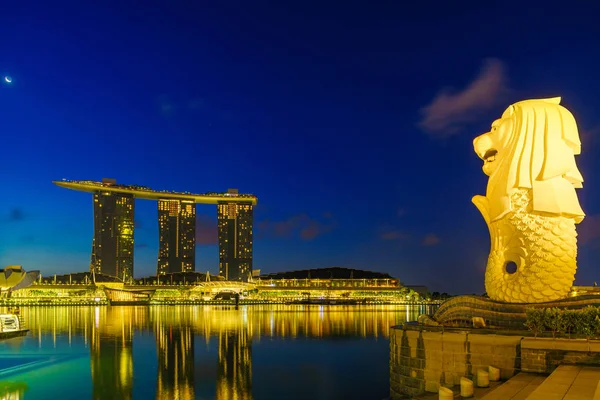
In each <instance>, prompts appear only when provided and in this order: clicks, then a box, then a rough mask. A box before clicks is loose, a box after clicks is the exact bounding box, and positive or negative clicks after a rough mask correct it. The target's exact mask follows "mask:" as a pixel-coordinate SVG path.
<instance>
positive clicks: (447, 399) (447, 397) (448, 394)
mask: <svg viewBox="0 0 600 400" xmlns="http://www.w3.org/2000/svg"><path fill="white" fill-rule="evenodd" d="M438 393H439V396H440V397H439V400H454V392H453V391H452V389H448V388H447V387H443V386H440V390H439V391H438Z"/></svg>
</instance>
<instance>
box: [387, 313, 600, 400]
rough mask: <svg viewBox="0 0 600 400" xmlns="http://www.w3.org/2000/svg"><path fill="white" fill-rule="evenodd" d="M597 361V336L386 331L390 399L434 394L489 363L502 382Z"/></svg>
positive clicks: (406, 328)
mask: <svg viewBox="0 0 600 400" xmlns="http://www.w3.org/2000/svg"><path fill="white" fill-rule="evenodd" d="M562 364H579V365H600V340H586V339H552V338H545V337H544V338H534V337H530V336H529V332H526V331H518V332H517V331H513V332H508V331H493V330H489V329H458V328H439V327H424V326H417V325H408V324H407V325H405V326H398V327H392V328H391V331H390V397H391V399H392V400H394V399H401V398H404V397H403V396H405V395H407V394H408V395H418V394H421V393H423V392H426V391H427V392H434V393H435V392H437V391H438V390H439V387H440V386H446V387H452V386H455V385H459V384H460V378H461V377H463V376H466V377H468V378H470V379H472V377H473V375H476V374H477V370H478V369H480V368H481V369H485V370H487V368H488V366H490V365H492V366H494V367H496V368H499V369H500V377H501V379H502V380H506V379H509V378H510V377H512V376H513V375H515V374H516V373H517V372H520V371H524V372H536V373H545V374H550V373H551V372H552V371H554V369H555V368H556V367H557V366H558V365H562Z"/></svg>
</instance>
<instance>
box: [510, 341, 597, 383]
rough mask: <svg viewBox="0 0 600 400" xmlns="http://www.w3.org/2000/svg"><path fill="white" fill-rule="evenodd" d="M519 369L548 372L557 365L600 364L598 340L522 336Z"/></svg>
mask: <svg viewBox="0 0 600 400" xmlns="http://www.w3.org/2000/svg"><path fill="white" fill-rule="evenodd" d="M521 357H522V360H523V362H522V366H521V371H524V372H539V373H546V374H550V373H551V372H552V371H554V369H555V368H556V367H557V366H558V365H562V364H579V365H583V364H587V365H600V341H599V340H589V341H588V340H585V339H550V338H523V340H522V341H521Z"/></svg>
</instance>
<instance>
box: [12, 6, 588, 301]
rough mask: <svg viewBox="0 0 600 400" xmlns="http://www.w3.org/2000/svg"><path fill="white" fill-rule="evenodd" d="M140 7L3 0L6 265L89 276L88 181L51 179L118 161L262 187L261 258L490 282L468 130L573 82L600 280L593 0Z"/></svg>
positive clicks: (141, 227) (207, 266)
mask: <svg viewBox="0 0 600 400" xmlns="http://www.w3.org/2000/svg"><path fill="white" fill-rule="evenodd" d="M139 4H142V3H140V2H128V1H119V2H112V3H111V2H95V3H94V4H92V2H85V1H83V2H82V1H77V2H71V3H64V2H60V1H58V2H41V1H38V2H27V1H23V2H16V1H15V2H11V4H8V5H5V6H3V11H2V13H1V14H0V74H1V75H2V76H5V75H8V76H10V77H11V78H12V82H11V83H10V84H9V83H7V82H6V81H3V82H2V84H0V139H1V141H0V149H1V150H2V152H1V154H2V160H1V162H0V179H1V182H2V185H1V186H0V199H1V200H0V267H3V266H5V265H12V264H17V265H23V267H24V268H25V269H26V270H33V269H40V270H41V271H42V273H43V274H45V275H49V274H53V273H67V272H73V271H85V270H88V268H89V262H90V252H91V244H92V233H93V220H92V215H93V207H92V196H91V195H90V194H89V193H81V192H75V191H71V190H67V189H61V188H59V187H56V186H54V185H53V184H52V183H51V181H52V180H60V179H62V178H67V179H76V180H77V179H81V180H101V179H102V178H104V177H106V178H115V179H117V181H118V182H119V183H124V184H139V185H144V186H149V187H152V188H155V189H161V190H162V189H169V190H179V191H190V192H195V193H204V192H209V191H226V190H227V189H228V188H238V189H239V190H240V192H243V193H253V194H256V195H257V196H258V200H259V205H258V206H257V208H256V210H255V225H254V227H255V231H254V232H255V240H254V246H255V247H254V268H255V269H260V270H261V271H262V272H263V273H264V272H276V271H283V270H292V269H301V268H319V267H327V266H345V267H350V268H361V269H368V270H374V271H381V272H388V273H390V274H391V275H393V276H395V277H398V278H399V279H400V280H401V281H402V282H405V283H407V284H425V285H427V286H428V287H429V288H430V289H431V290H437V291H447V292H451V293H456V294H458V293H474V292H475V293H482V292H483V291H484V289H483V273H484V270H485V263H486V259H487V252H488V250H489V236H488V231H487V228H486V226H485V223H484V221H483V219H482V217H481V216H480V214H479V212H478V211H477V209H476V208H475V206H473V205H472V204H471V197H472V196H473V195H475V194H485V187H486V183H487V177H486V176H485V175H484V174H483V173H482V171H481V165H482V161H481V160H480V159H479V158H478V157H477V156H476V155H475V153H474V152H473V147H472V140H473V138H474V137H475V136H477V135H479V134H480V133H483V132H487V131H488V129H489V126H490V124H491V122H492V121H493V120H494V119H496V118H498V117H499V116H500V115H501V113H502V112H503V111H504V109H505V108H506V107H507V106H508V105H509V104H511V103H513V102H515V101H519V100H523V99H527V98H536V97H553V96H562V97H563V102H562V104H563V105H565V106H566V107H567V108H568V109H570V110H571V111H572V112H573V114H574V115H575V117H576V119H577V121H578V124H579V128H580V134H581V139H582V155H581V156H579V157H578V159H577V161H578V165H579V168H580V170H581V172H582V174H583V176H584V178H585V179H586V182H585V183H584V188H583V189H581V190H579V192H578V193H579V196H580V201H581V203H582V207H583V209H584V211H585V212H586V213H587V215H588V216H587V218H586V219H585V220H584V222H583V223H582V224H581V225H579V232H580V237H579V239H580V248H579V270H578V275H577V283H578V284H592V283H593V281H594V280H598V281H600V273H598V263H597V262H596V261H595V260H597V259H598V257H599V256H600V173H598V174H597V175H596V176H594V171H599V172H600V166H599V162H598V161H597V160H598V158H599V156H600V139H598V135H600V112H599V110H600V100H599V97H598V96H599V93H600V79H599V78H598V66H599V65H600V45H598V43H599V42H600V24H598V20H597V13H596V12H595V10H596V7H595V6H593V2H591V1H590V2H587V4H588V6H587V7H583V6H581V4H584V3H582V2H561V3H559V2H556V4H553V3H549V2H544V3H535V2H523V3H514V2H513V3H510V4H509V3H506V2H505V3H497V5H494V4H496V2H484V1H478V2H474V3H465V2H462V3H461V2H458V3H457V2H441V1H439V2H398V1H396V2H392V1H387V2H373V1H363V2H356V1H344V2H341V1H339V2H331V1H324V0H323V1H314V2H313V1H298V2H275V1H273V2H263V1H260V0H253V1H226V2H223V1H216V2H208V1H190V2H178V1H170V2H167V1H162V2H157V1H155V2H146V3H144V4H145V6H143V7H140V6H139ZM541 4H546V6H545V7H542V6H540V5H541ZM560 4H562V6H560ZM567 7H568V8H567ZM197 213H198V235H197V236H198V247H197V262H196V270H198V271H206V270H210V271H211V272H212V273H215V274H216V273H217V272H218V248H217V244H216V243H217V230H216V207H215V206H209V205H198V208H197ZM135 219H136V226H137V230H136V233H135V235H136V236H135V241H136V249H135V275H136V277H140V276H147V275H151V274H154V273H155V272H156V257H157V250H158V243H157V241H158V234H157V233H158V221H157V210H156V202H152V201H144V200H138V201H137V202H136V218H135Z"/></svg>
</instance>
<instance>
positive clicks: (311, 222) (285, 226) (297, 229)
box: [257, 213, 336, 240]
mask: <svg viewBox="0 0 600 400" xmlns="http://www.w3.org/2000/svg"><path fill="white" fill-rule="evenodd" d="M332 218H333V217H332V216H331V214H327V213H326V214H325V215H324V220H319V219H317V218H311V217H309V216H308V215H307V214H298V215H294V216H291V217H289V218H287V219H285V220H281V221H271V220H264V221H261V222H259V223H258V225H257V228H258V233H259V235H260V236H263V237H277V238H292V237H300V238H301V239H302V240H312V239H315V238H317V237H319V236H321V235H323V234H325V233H327V232H329V231H331V230H332V229H334V228H335V225H336V223H335V221H334V220H333V219H332Z"/></svg>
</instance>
